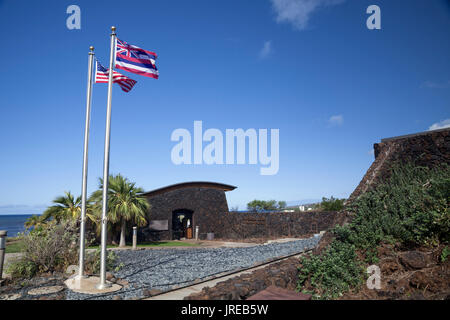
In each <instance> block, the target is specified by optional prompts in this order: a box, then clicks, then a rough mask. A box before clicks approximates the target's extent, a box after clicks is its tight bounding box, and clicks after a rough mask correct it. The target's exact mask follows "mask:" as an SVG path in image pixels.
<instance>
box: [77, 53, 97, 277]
mask: <svg viewBox="0 0 450 320" xmlns="http://www.w3.org/2000/svg"><path fill="white" fill-rule="evenodd" d="M89 50H90V51H89V60H88V83H87V93H86V121H85V127H84V149H83V181H82V186H81V223H80V260H79V264H78V277H79V278H85V275H84V250H85V249H84V245H85V239H84V238H85V223H86V194H87V174H88V143H89V123H90V120H91V101H92V99H91V97H92V65H93V61H94V47H93V46H90V47H89Z"/></svg>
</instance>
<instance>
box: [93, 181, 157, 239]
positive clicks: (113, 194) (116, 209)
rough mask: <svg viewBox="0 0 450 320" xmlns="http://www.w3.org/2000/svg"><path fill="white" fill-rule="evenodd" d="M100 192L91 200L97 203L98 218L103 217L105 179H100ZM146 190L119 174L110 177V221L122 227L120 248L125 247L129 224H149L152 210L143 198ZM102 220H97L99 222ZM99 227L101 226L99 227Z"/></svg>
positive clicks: (96, 192)
mask: <svg viewBox="0 0 450 320" xmlns="http://www.w3.org/2000/svg"><path fill="white" fill-rule="evenodd" d="M99 182H100V185H99V188H100V190H97V191H95V192H94V193H93V194H92V196H91V198H90V199H91V200H92V201H93V202H95V205H94V208H95V210H94V211H95V213H96V215H97V217H99V216H100V215H101V206H102V204H101V200H102V195H103V179H102V178H100V179H99ZM143 192H144V190H143V189H142V188H138V187H136V186H135V183H134V182H130V181H129V180H128V179H127V178H125V177H123V176H122V175H120V174H118V175H116V176H113V175H111V176H109V183H108V220H109V221H111V222H112V223H113V224H114V223H118V224H119V225H120V243H119V247H124V246H125V233H126V225H127V222H132V223H133V224H136V225H138V226H140V227H142V226H145V225H146V224H147V219H146V214H147V211H148V209H149V208H150V204H149V203H148V202H147V199H146V198H145V197H144V196H142V193H143ZM100 220H101V219H98V218H97V221H100ZM97 226H98V227H99V225H97Z"/></svg>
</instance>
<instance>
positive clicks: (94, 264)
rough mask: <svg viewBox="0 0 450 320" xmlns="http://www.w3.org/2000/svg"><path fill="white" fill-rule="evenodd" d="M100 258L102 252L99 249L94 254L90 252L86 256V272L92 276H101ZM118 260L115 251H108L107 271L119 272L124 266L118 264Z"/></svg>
mask: <svg viewBox="0 0 450 320" xmlns="http://www.w3.org/2000/svg"><path fill="white" fill-rule="evenodd" d="M100 256H101V251H100V249H97V250H96V251H94V252H89V253H88V254H87V255H86V262H85V267H86V271H87V272H88V273H91V274H99V273H100ZM117 262H118V259H117V255H116V254H115V253H114V251H111V250H109V251H107V255H106V271H118V270H120V269H121V268H122V267H123V264H122V263H120V264H117Z"/></svg>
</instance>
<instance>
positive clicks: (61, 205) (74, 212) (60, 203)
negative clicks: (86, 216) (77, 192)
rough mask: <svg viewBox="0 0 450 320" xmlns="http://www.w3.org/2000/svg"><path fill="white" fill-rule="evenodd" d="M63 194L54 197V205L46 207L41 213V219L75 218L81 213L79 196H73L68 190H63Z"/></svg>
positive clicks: (59, 219)
mask: <svg viewBox="0 0 450 320" xmlns="http://www.w3.org/2000/svg"><path fill="white" fill-rule="evenodd" d="M64 194H65V196H59V197H56V198H55V200H53V203H54V204H55V205H53V206H50V207H48V209H47V210H45V211H44V213H43V214H42V220H44V221H48V220H50V219H51V218H53V219H55V220H56V221H57V222H59V221H61V220H66V219H68V218H72V219H77V218H78V217H79V216H80V213H81V197H77V198H75V197H74V196H73V195H72V194H71V193H70V192H67V191H64Z"/></svg>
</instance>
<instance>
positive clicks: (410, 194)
mask: <svg viewBox="0 0 450 320" xmlns="http://www.w3.org/2000/svg"><path fill="white" fill-rule="evenodd" d="M449 204H450V167H449V166H448V165H443V166H442V167H440V168H435V169H429V168H425V167H414V166H412V165H411V164H407V165H402V166H400V165H396V166H394V167H393V169H392V171H391V175H390V179H389V181H387V182H385V183H382V184H379V185H378V186H377V187H376V188H375V189H374V190H371V191H369V192H366V193H364V194H363V195H361V197H360V198H358V200H356V201H355V202H354V203H353V204H352V205H351V207H349V208H347V209H348V210H349V211H351V212H353V213H354V216H353V219H352V221H351V222H350V223H349V224H348V225H345V226H336V227H335V228H334V229H333V230H332V232H333V233H334V235H335V240H334V241H333V242H332V243H331V244H330V245H329V247H328V248H327V249H326V250H325V251H324V253H323V254H322V255H321V256H311V257H309V258H304V259H302V267H301V269H300V270H299V282H298V288H299V289H301V288H302V287H303V286H304V284H305V283H306V282H307V280H308V279H309V280H310V282H309V285H310V286H311V287H312V288H313V289H314V293H315V297H317V298H319V297H320V298H336V297H338V296H339V295H340V294H342V293H343V292H346V291H348V290H349V289H350V288H357V287H358V284H361V283H362V281H363V279H364V278H365V274H364V269H363V268H360V267H361V266H362V265H364V263H365V264H373V263H376V262H377V259H378V258H377V247H378V246H379V245H380V244H381V243H382V242H383V243H397V244H399V245H402V246H405V247H415V246H420V245H438V244H439V243H449V236H450V212H449ZM352 252H353V254H352ZM356 252H358V253H359V254H360V257H361V258H358V256H357V255H356Z"/></svg>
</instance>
